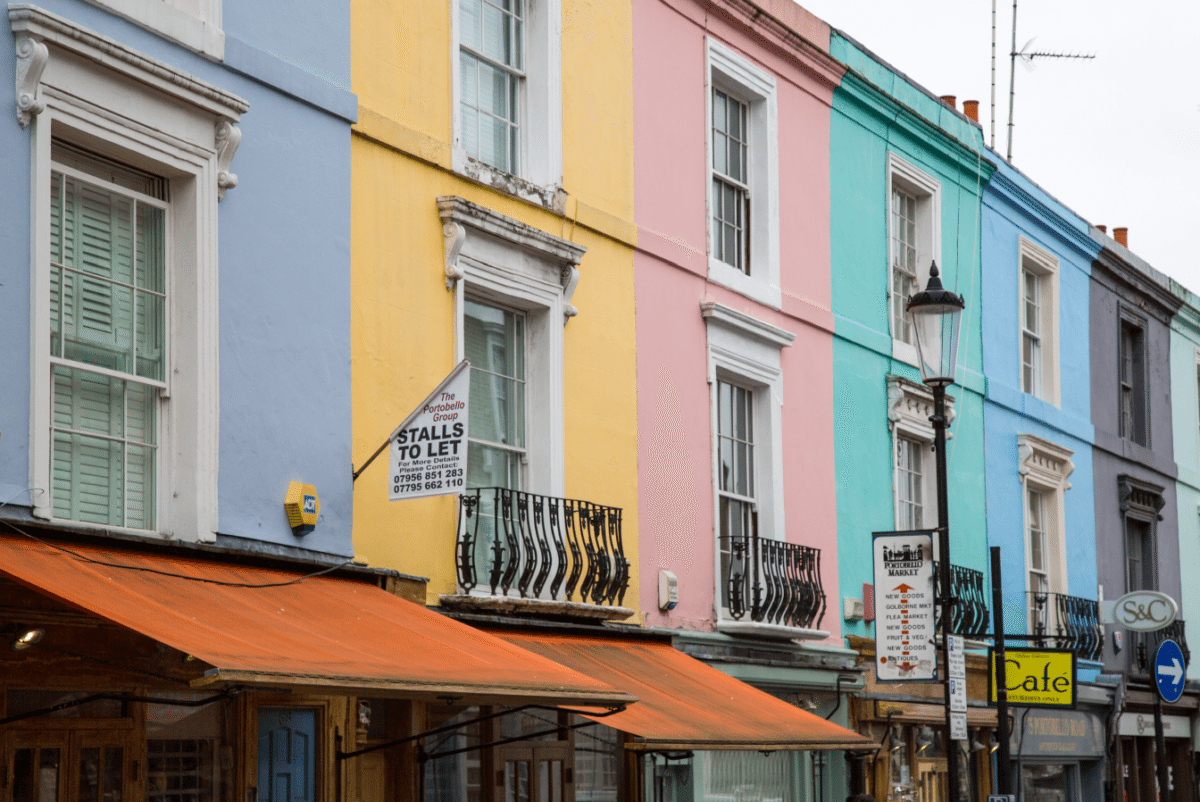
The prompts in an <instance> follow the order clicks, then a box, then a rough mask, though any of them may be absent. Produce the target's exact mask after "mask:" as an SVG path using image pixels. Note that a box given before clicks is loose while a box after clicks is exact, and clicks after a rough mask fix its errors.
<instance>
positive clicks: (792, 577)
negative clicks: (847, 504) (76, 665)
mask: <svg viewBox="0 0 1200 802" xmlns="http://www.w3.org/2000/svg"><path fill="white" fill-rule="evenodd" d="M722 540H723V541H725V542H723V543H722V544H721V545H722V551H723V552H725V553H726V554H727V555H728V557H727V559H725V560H722V562H723V565H722V573H723V574H724V575H723V576H722V577H721V581H722V583H723V585H724V590H725V603H726V608H727V610H728V611H729V617H730V618H732V619H734V620H735V621H740V620H741V619H743V618H745V617H746V615H747V614H748V615H749V616H750V620H751V621H755V622H757V623H764V624H777V625H780V626H787V627H800V628H802V629H814V628H816V627H818V626H820V623H821V620H822V619H823V618H824V617H825V589H824V588H823V587H822V585H821V550H820V549H816V548H813V547H811V546H801V545H798V544H796V543H784V542H782V541H779V540H771V539H770V538H765V537H759V536H758V533H757V532H755V533H753V534H746V535H738V536H732V537H724V538H722Z"/></svg>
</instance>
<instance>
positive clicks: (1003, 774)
mask: <svg viewBox="0 0 1200 802" xmlns="http://www.w3.org/2000/svg"><path fill="white" fill-rule="evenodd" d="M991 556H992V623H993V625H994V629H993V630H992V631H993V632H994V633H995V638H994V641H995V649H994V650H993V653H994V654H995V657H994V658H993V659H994V660H995V665H993V666H992V671H993V672H994V674H995V677H996V742H997V743H998V744H999V752H1000V754H999V755H998V757H997V759H996V764H997V768H996V774H997V775H998V776H997V778H996V780H997V783H996V788H997V790H998V791H999V792H1000V793H1001V795H1003V794H1011V793H1013V787H1012V744H1011V742H1010V736H1009V732H1008V671H1007V669H1008V664H1007V663H1005V662H1004V593H1003V589H1002V587H1001V585H1002V583H1001V575H1000V547H999V546H992V547H991Z"/></svg>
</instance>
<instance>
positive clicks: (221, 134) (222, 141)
mask: <svg viewBox="0 0 1200 802" xmlns="http://www.w3.org/2000/svg"><path fill="white" fill-rule="evenodd" d="M241 141H242V129H240V128H238V127H237V126H236V125H234V124H233V123H231V122H230V121H229V120H222V121H221V122H219V123H217V133H216V142H217V200H223V199H224V198H225V190H227V189H232V188H233V187H236V186H237V182H238V177H237V174H236V173H231V172H229V166H230V165H231V164H232V163H233V154H234V153H236V152H237V149H238V145H239V144H241Z"/></svg>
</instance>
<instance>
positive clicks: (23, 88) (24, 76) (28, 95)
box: [17, 34, 50, 128]
mask: <svg viewBox="0 0 1200 802" xmlns="http://www.w3.org/2000/svg"><path fill="white" fill-rule="evenodd" d="M48 61H50V49H49V48H48V47H46V45H45V43H44V42H39V41H38V40H36V39H34V38H32V37H30V36H22V35H20V34H18V35H17V122H19V123H20V124H21V127H22V128H25V127H27V126H28V125H29V123H30V122H31V121H32V120H33V118H34V117H35V116H37V115H38V114H41V113H42V112H43V111H45V110H46V101H44V100H38V85H39V84H40V83H41V82H42V71H43V70H45V69H46V63H47V62H48Z"/></svg>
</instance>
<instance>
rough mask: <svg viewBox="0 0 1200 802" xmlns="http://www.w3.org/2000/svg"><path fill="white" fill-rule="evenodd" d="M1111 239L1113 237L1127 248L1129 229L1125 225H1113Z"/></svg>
mask: <svg viewBox="0 0 1200 802" xmlns="http://www.w3.org/2000/svg"><path fill="white" fill-rule="evenodd" d="M1113 239H1115V240H1116V241H1117V242H1119V243H1121V244H1122V245H1124V246H1125V247H1126V248H1128V247H1129V229H1128V228H1126V227H1125V226H1121V227H1120V228H1117V227H1116V226H1113Z"/></svg>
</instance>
